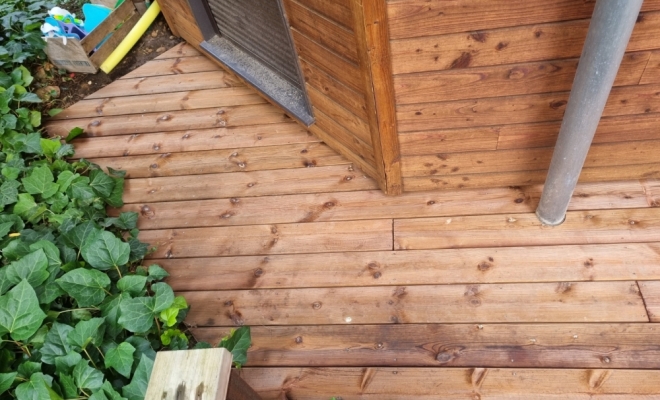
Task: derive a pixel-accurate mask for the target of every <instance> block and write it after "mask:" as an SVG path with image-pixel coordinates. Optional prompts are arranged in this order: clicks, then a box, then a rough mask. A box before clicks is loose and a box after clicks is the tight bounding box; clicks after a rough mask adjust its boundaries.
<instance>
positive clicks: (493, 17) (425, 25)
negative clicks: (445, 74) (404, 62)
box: [387, 0, 660, 39]
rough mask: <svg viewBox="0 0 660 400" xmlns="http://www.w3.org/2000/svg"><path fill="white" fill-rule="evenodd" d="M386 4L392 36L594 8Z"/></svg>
mask: <svg viewBox="0 0 660 400" xmlns="http://www.w3.org/2000/svg"><path fill="white" fill-rule="evenodd" d="M387 4H388V16H389V21H390V26H391V28H390V30H391V35H392V37H393V38H395V39H401V38H406V37H414V36H428V35H442V34H446V33H454V32H467V31H480V30H485V29H493V28H503V27H510V26H520V25H532V24H542V23H548V22H558V21H567V20H572V19H584V18H590V17H591V14H592V12H593V9H594V3H593V2H590V1H586V2H579V3H578V2H575V1H573V0H558V1H553V2H552V3H535V2H530V1H525V0H515V1H511V0H495V1H488V2H486V3H484V2H482V1H480V0H462V1H461V2H460V3H457V2H448V1H443V0H430V1H429V0H390V1H388V2H387ZM658 9H660V2H658V1H657V0H646V1H645V2H644V4H643V6H642V11H651V10H658Z"/></svg>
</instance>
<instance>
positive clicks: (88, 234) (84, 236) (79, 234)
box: [64, 221, 101, 249]
mask: <svg viewBox="0 0 660 400" xmlns="http://www.w3.org/2000/svg"><path fill="white" fill-rule="evenodd" d="M100 234H101V230H100V229H99V228H98V227H97V226H96V224H95V223H94V222H92V221H86V222H83V223H81V224H79V225H76V226H75V227H74V228H73V229H70V230H69V231H67V232H65V233H64V238H65V239H66V240H67V241H68V242H69V243H70V244H71V245H72V246H73V247H75V248H77V249H82V248H83V247H85V246H88V245H90V244H91V243H94V242H95V241H96V239H97V238H98V237H99V235H100Z"/></svg>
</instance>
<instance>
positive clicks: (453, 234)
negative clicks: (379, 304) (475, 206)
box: [394, 208, 660, 250]
mask: <svg viewBox="0 0 660 400" xmlns="http://www.w3.org/2000/svg"><path fill="white" fill-rule="evenodd" d="M658 235H660V209H659V208H641V209H629V210H602V211H597V210H596V211H569V212H568V213H567V214H566V221H565V222H564V223H563V224H561V225H558V226H554V227H553V226H547V225H543V224H541V222H540V221H539V220H538V218H537V217H536V215H534V214H533V213H528V214H502V215H484V216H466V217H450V218H418V219H398V220H395V221H394V242H395V249H397V250H403V249H410V250H412V249H441V248H467V247H492V246H497V247H505V246H534V245H562V244H595V243H639V242H650V241H654V240H658V237H659V236H658Z"/></svg>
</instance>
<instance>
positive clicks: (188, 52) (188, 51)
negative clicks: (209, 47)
mask: <svg viewBox="0 0 660 400" xmlns="http://www.w3.org/2000/svg"><path fill="white" fill-rule="evenodd" d="M200 55H201V53H200V52H199V51H197V49H195V48H194V47H193V46H192V45H190V44H188V43H186V42H181V43H179V44H177V45H176V46H174V47H172V48H171V49H169V50H167V51H166V52H164V53H163V54H161V55H159V56H158V57H156V58H155V59H156V60H162V59H165V58H179V57H195V56H200Z"/></svg>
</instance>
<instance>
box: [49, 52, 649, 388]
mask: <svg viewBox="0 0 660 400" xmlns="http://www.w3.org/2000/svg"><path fill="white" fill-rule="evenodd" d="M74 126H80V127H84V128H85V131H86V136H85V137H82V138H80V139H78V140H77V144H76V150H77V156H79V157H84V158H88V159H91V160H92V161H93V162H96V163H98V164H100V165H102V166H110V167H112V168H116V169H124V170H127V171H128V177H129V178H130V179H128V180H127V189H126V194H125V202H126V203H127V204H126V206H125V207H124V210H130V211H136V212H138V213H140V215H141V217H140V219H139V227H140V229H141V230H142V232H141V239H142V240H143V241H146V242H149V243H151V244H153V245H157V246H158V250H157V251H156V252H155V253H154V254H153V255H152V258H153V259H154V260H153V261H154V262H156V263H160V264H161V265H163V266H164V267H165V268H166V269H167V270H168V271H169V272H170V273H171V277H170V279H169V283H170V284H171V285H172V286H173V287H174V288H175V290H177V291H178V292H180V293H181V294H183V295H185V296H186V298H187V299H188V300H189V302H190V303H191V304H192V310H191V312H190V314H189V316H188V319H187V323H188V324H189V325H190V326H192V327H193V331H194V333H195V335H196V336H197V338H198V339H200V340H207V341H211V342H215V341H217V340H218V339H219V338H220V337H221V336H223V335H224V334H226V333H227V331H228V330H229V329H230V328H231V327H232V326H236V325H243V324H247V325H250V326H251V327H252V335H253V346H252V348H251V350H250V353H249V361H248V367H246V368H244V369H243V370H242V375H243V377H244V378H245V379H246V380H247V381H248V382H249V383H250V384H251V385H252V386H253V387H254V388H255V389H256V390H257V391H259V392H260V393H261V394H262V396H263V397H264V398H265V399H326V400H327V399H329V398H330V397H332V396H337V397H341V398H342V399H344V400H347V399H357V398H360V399H393V398H401V399H422V398H423V399H431V398H443V399H466V398H467V399H473V398H476V399H487V398H488V399H490V398H534V399H556V398H592V397H593V396H595V397H599V396H601V395H602V396H604V397H607V398H610V397H608V396H612V398H617V399H628V398H632V397H633V395H639V396H640V397H644V398H660V394H659V393H660V384H659V383H658V382H660V371H658V370H657V369H658V368H660V325H658V324H654V322H656V323H657V322H660V208H658V205H659V204H660V181H657V180H647V181H625V182H613V183H599V184H584V185H580V186H579V187H578V189H577V191H576V193H575V195H574V199H573V201H572V204H571V209H570V211H569V214H568V216H567V220H566V223H564V224H563V225H561V226H559V227H554V228H553V227H546V226H541V225H540V223H539V222H538V221H537V219H536V217H535V216H534V214H533V211H534V209H535V206H536V204H537V202H538V199H539V196H540V191H541V188H540V187H539V186H524V187H508V188H492V189H479V190H476V189H475V190H460V191H434V192H416V193H406V194H404V195H402V196H398V197H387V196H385V195H383V194H382V193H381V192H380V191H379V190H378V189H377V186H376V184H375V182H374V181H373V180H371V179H370V178H367V177H366V176H364V175H363V174H362V173H361V172H360V171H359V170H358V169H357V168H355V167H353V166H352V165H351V164H350V163H349V162H347V161H346V160H345V159H344V158H342V157H341V156H339V155H338V154H337V153H335V152H334V151H332V150H331V149H329V148H328V147H327V146H326V145H324V144H323V143H322V142H320V141H319V140H318V139H316V138H315V137H313V136H311V135H310V134H308V133H307V132H306V131H305V130H304V129H303V128H301V127H300V126H299V125H297V124H296V123H295V122H293V121H292V120H290V119H289V118H288V117H286V116H285V115H284V114H283V113H282V112H281V111H280V110H279V109H277V108H275V107H273V106H271V105H269V104H267V103H265V102H264V101H263V100H262V99H261V97H259V96H258V95H257V94H256V93H255V92H254V91H253V90H252V89H249V88H247V87H245V86H243V85H242V84H241V83H240V82H238V81H237V80H236V79H235V78H233V77H232V76H231V75H229V74H227V73H225V72H222V71H220V70H219V69H218V68H217V67H216V66H215V65H214V64H213V63H212V62H211V61H208V60H207V59H206V58H205V57H203V56H201V55H199V53H197V52H196V51H195V50H194V49H192V48H191V47H189V46H187V45H179V46H177V47H175V48H174V49H172V50H170V51H169V52H167V53H165V54H163V55H161V56H160V57H159V58H158V59H156V60H154V61H151V62H149V63H147V64H146V65H144V66H143V67H141V68H139V69H137V70H136V71H134V72H132V73H130V74H128V75H127V76H125V77H124V78H122V79H120V80H118V81H116V82H115V83H113V84H112V85H110V86H108V87H106V88H104V89H101V90H99V91H98V92H97V93H95V94H93V95H91V96H89V97H88V98H87V99H85V100H83V101H81V102H79V103H77V104H75V105H74V106H72V107H70V108H69V109H67V110H65V111H64V112H63V113H62V114H60V115H58V116H57V118H55V119H52V120H51V121H50V122H49V123H48V131H49V133H50V134H51V135H64V134H65V133H66V132H68V130H69V129H70V128H72V127H74ZM449 367H452V368H449ZM654 369H656V370H654ZM655 396H657V397H655Z"/></svg>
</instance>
